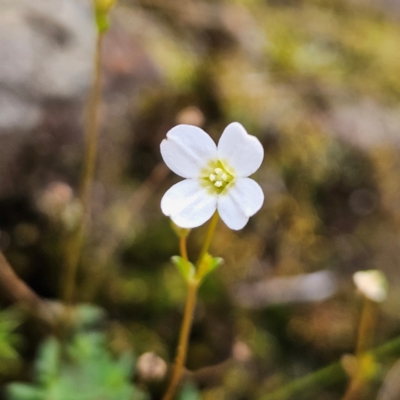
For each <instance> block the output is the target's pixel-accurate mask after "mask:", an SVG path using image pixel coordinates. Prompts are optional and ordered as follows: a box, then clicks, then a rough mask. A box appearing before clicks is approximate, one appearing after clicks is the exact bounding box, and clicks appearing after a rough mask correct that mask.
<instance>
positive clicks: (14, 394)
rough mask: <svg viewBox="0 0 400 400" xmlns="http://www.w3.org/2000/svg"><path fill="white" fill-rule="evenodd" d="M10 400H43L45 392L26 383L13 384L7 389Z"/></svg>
mask: <svg viewBox="0 0 400 400" xmlns="http://www.w3.org/2000/svg"><path fill="white" fill-rule="evenodd" d="M6 392H7V399H8V400H43V399H44V392H43V390H41V389H39V388H37V387H35V386H32V385H26V384H24V383H12V384H10V385H9V386H8V387H7V391H6Z"/></svg>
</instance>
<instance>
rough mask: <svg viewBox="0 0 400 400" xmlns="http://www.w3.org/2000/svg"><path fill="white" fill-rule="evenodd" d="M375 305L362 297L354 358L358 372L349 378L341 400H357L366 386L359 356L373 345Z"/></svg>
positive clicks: (362, 365)
mask: <svg viewBox="0 0 400 400" xmlns="http://www.w3.org/2000/svg"><path fill="white" fill-rule="evenodd" d="M377 311H378V308H377V305H376V303H375V302H373V301H372V300H370V299H368V298H367V297H364V304H363V309H362V311H361V318H360V323H359V325H358V333H357V343H356V354H355V355H356V357H357V358H358V363H359V365H358V371H357V373H356V374H355V375H354V376H352V377H351V379H350V383H349V386H348V388H347V390H346V392H345V394H344V396H343V400H353V399H354V400H355V399H359V398H360V395H361V394H362V391H363V390H364V388H365V386H366V381H367V378H366V374H365V371H363V369H364V368H365V367H364V363H363V360H362V357H361V355H362V354H363V353H365V352H366V351H367V350H368V349H369V348H370V347H371V346H372V344H373V338H374V328H375V323H376V317H377Z"/></svg>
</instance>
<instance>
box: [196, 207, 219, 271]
mask: <svg viewBox="0 0 400 400" xmlns="http://www.w3.org/2000/svg"><path fill="white" fill-rule="evenodd" d="M218 220H219V215H218V211H216V212H215V213H214V215H213V216H212V218H211V221H210V225H208V230H207V234H206V238H205V239H204V243H203V247H202V248H201V251H200V255H199V258H198V259H197V263H196V268H198V267H199V265H200V264H201V263H202V261H203V257H204V256H205V255H206V253H207V252H208V248H209V247H210V244H211V239H212V238H213V236H214V232H215V228H216V227H217V223H218Z"/></svg>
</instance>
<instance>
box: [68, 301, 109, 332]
mask: <svg viewBox="0 0 400 400" xmlns="http://www.w3.org/2000/svg"><path fill="white" fill-rule="evenodd" d="M105 318H106V312H105V311H104V310H103V309H102V308H101V307H98V306H95V305H93V304H86V303H81V304H79V305H78V306H76V308H75V309H74V322H75V324H76V327H77V328H78V329H84V328H88V327H91V326H93V325H96V324H98V323H100V322H102V321H104V320H105Z"/></svg>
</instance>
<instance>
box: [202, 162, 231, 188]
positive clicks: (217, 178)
mask: <svg viewBox="0 0 400 400" xmlns="http://www.w3.org/2000/svg"><path fill="white" fill-rule="evenodd" d="M228 170H230V172H228ZM201 175H202V178H203V183H204V186H205V187H207V188H208V189H209V190H210V192H211V193H217V194H221V193H222V192H223V191H224V190H225V189H226V188H227V187H228V186H229V185H230V184H231V183H232V182H233V180H234V178H235V177H234V176H233V174H232V170H231V169H230V168H227V167H226V166H224V164H222V162H221V161H216V162H211V163H210V164H209V165H208V166H207V168H205V169H204V170H203V171H202V174H201Z"/></svg>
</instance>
